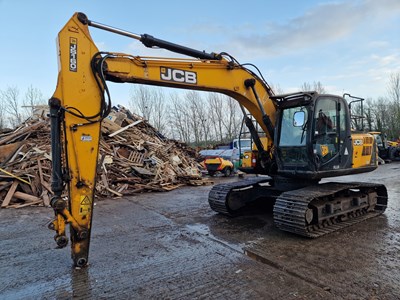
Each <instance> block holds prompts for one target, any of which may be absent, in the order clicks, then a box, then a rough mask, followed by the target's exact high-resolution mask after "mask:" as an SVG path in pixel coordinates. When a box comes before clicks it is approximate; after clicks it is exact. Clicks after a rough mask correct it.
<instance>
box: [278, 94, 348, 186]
mask: <svg viewBox="0 0 400 300" xmlns="http://www.w3.org/2000/svg"><path fill="white" fill-rule="evenodd" d="M272 98H273V99H274V100H275V101H276V103H277V106H278V107H279V109H278V120H277V127H276V131H277V134H276V135H275V145H276V150H275V156H276V158H277V164H278V174H280V175H284V176H286V177H296V178H299V177H300V178H303V179H312V180H317V181H318V180H319V179H321V178H323V177H330V176H338V175H341V174H344V173H346V170H349V169H351V168H352V138H351V131H350V123H349V120H350V118H349V114H350V112H349V107H348V105H347V103H346V101H345V100H344V99H343V98H341V97H339V96H333V95H321V94H318V93H316V92H303V93H296V94H287V95H280V96H273V97H272Z"/></svg>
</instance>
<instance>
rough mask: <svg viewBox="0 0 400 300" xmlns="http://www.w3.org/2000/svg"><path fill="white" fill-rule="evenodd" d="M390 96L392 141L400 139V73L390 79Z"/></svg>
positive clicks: (390, 132) (389, 133)
mask: <svg viewBox="0 0 400 300" xmlns="http://www.w3.org/2000/svg"><path fill="white" fill-rule="evenodd" d="M387 91H388V95H389V101H390V107H391V109H390V112H391V114H390V116H388V117H389V132H388V136H390V137H391V138H392V139H398V138H400V72H398V73H392V74H391V75H390V77H389V85H388V89H387Z"/></svg>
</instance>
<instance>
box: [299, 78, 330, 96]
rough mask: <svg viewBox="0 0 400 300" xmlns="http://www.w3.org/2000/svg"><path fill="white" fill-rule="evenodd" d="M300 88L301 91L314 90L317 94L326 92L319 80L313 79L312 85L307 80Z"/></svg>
mask: <svg viewBox="0 0 400 300" xmlns="http://www.w3.org/2000/svg"><path fill="white" fill-rule="evenodd" d="M300 89H301V90H302V91H303V92H309V91H316V92H317V93H318V94H326V90H325V88H324V86H323V85H322V83H321V82H320V81H314V83H313V84H312V85H311V84H310V83H309V82H304V83H303V84H302V86H301V87H300Z"/></svg>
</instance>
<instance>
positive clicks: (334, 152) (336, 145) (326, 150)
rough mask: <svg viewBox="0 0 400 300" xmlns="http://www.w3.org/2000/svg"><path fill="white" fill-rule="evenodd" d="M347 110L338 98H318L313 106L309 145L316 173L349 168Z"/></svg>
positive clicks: (349, 148) (348, 123)
mask: <svg viewBox="0 0 400 300" xmlns="http://www.w3.org/2000/svg"><path fill="white" fill-rule="evenodd" d="M349 120H350V117H349V109H348V107H347V105H345V102H344V100H343V99H342V98H339V97H334V96H320V97H319V98H318V99H317V100H316V103H315V110H314V115H313V126H312V135H311V137H312V138H311V141H312V145H313V154H314V159H315V162H316V165H317V170H318V171H329V170H338V169H344V168H347V167H351V152H352V151H351V136H350V121H349Z"/></svg>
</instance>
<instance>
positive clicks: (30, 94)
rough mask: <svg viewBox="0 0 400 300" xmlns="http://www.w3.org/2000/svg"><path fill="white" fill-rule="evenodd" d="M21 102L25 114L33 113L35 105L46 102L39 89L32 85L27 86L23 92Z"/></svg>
mask: <svg viewBox="0 0 400 300" xmlns="http://www.w3.org/2000/svg"><path fill="white" fill-rule="evenodd" d="M22 103H23V105H24V108H25V110H26V114H27V115H32V114H33V112H34V109H35V106H38V105H45V104H46V103H45V100H44V98H43V94H42V92H41V91H40V90H39V89H37V88H34V87H33V86H32V85H31V86H29V87H28V90H27V91H26V93H25V99H24V100H23V101H22Z"/></svg>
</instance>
